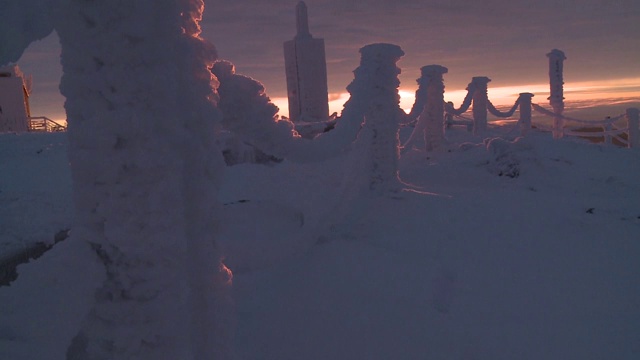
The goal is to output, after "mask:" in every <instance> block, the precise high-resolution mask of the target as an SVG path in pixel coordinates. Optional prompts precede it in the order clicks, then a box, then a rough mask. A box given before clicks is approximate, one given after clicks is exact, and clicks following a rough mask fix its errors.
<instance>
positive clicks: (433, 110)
mask: <svg viewBox="0 0 640 360" xmlns="http://www.w3.org/2000/svg"><path fill="white" fill-rule="evenodd" d="M420 70H421V72H422V77H423V78H426V80H427V103H426V105H425V107H424V111H423V112H422V114H420V118H419V119H418V123H421V122H423V121H424V122H425V126H424V142H425V149H426V151H432V150H436V149H440V148H442V147H443V146H444V78H443V75H444V74H446V73H447V72H448V71H449V70H448V69H447V68H446V67H444V66H440V65H427V66H424V67H422V68H421V69H420ZM416 128H418V126H416Z"/></svg>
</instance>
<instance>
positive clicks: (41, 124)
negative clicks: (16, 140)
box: [29, 116, 67, 132]
mask: <svg viewBox="0 0 640 360" xmlns="http://www.w3.org/2000/svg"><path fill="white" fill-rule="evenodd" d="M66 130H67V127H66V126H64V125H62V124H59V123H57V122H55V121H53V120H51V119H49V118H48V117H46V116H38V117H30V118H29V131H32V132H38V131H42V132H59V131H66Z"/></svg>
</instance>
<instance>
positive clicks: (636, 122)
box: [626, 108, 640, 148]
mask: <svg viewBox="0 0 640 360" xmlns="http://www.w3.org/2000/svg"><path fill="white" fill-rule="evenodd" d="M626 117H627V125H628V127H629V137H628V138H627V140H628V142H629V145H628V147H630V148H632V147H635V148H637V147H640V109H638V108H629V109H627V115H626Z"/></svg>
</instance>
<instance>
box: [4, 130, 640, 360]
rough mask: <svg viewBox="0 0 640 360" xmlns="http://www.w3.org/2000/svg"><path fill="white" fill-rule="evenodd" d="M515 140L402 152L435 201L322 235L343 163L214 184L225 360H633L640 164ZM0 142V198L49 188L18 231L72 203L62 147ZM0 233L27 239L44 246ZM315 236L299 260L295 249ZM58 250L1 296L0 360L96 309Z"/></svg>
mask: <svg viewBox="0 0 640 360" xmlns="http://www.w3.org/2000/svg"><path fill="white" fill-rule="evenodd" d="M409 130H410V129H408V128H406V129H404V130H403V132H401V138H402V139H406V138H407V137H408V136H409V133H410V132H409ZM511 131H512V128H511V127H510V126H506V127H498V128H495V127H493V125H489V130H488V134H487V136H488V139H485V138H482V137H475V136H473V135H471V134H470V133H468V132H466V131H465V130H464V129H460V128H453V129H449V130H447V138H448V140H449V144H448V151H439V152H431V153H425V152H423V151H419V150H411V151H408V152H407V153H405V154H404V155H403V157H402V158H401V159H400V163H399V168H400V174H401V176H402V178H403V179H405V180H406V181H409V182H411V183H414V184H417V185H419V186H422V187H424V188H425V189H427V190H428V191H431V192H433V193H434V194H437V195H433V196H425V195H422V194H418V193H416V192H404V193H402V196H401V197H399V198H390V197H376V198H372V199H368V200H367V201H366V202H365V201H363V203H364V204H366V205H365V206H354V207H352V209H354V211H357V212H358V213H357V214H356V213H354V214H352V215H351V216H350V221H351V223H350V226H349V227H342V228H340V229H339V231H334V232H324V233H320V232H319V231H317V229H318V228H321V226H320V225H328V223H326V222H325V223H324V224H323V221H325V220H326V219H325V218H324V214H325V213H326V211H327V209H328V208H331V206H333V205H332V203H334V202H336V197H338V196H342V194H340V193H338V194H336V192H337V191H339V189H340V184H341V183H342V181H343V180H342V178H343V174H344V171H345V170H346V169H347V168H349V167H352V166H353V164H352V163H351V159H350V158H348V157H337V158H333V159H330V160H327V161H324V162H317V163H307V164H295V163H291V162H287V161H285V162H283V163H281V164H278V165H276V166H271V167H266V166H261V165H255V164H241V165H238V166H233V167H229V168H227V170H226V171H225V175H224V182H223V185H222V188H221V193H220V196H221V198H220V200H221V201H222V202H224V203H227V204H228V205H226V206H225V219H229V220H225V222H226V221H229V222H228V224H227V225H226V226H225V228H224V229H223V230H222V231H223V235H224V238H223V239H221V241H223V243H222V245H223V246H224V247H225V249H226V252H225V256H226V262H227V263H228V264H229V266H230V267H231V268H232V270H234V293H233V296H234V301H235V303H236V308H237V333H236V337H235V348H236V351H237V353H238V357H239V358H242V359H319V360H320V359H381V360H382V359H425V358H427V359H497V360H512V359H525V360H529V359H531V360H538V359H593V360H600V359H619V360H622V359H624V360H627V359H635V357H636V355H637V354H638V353H639V352H640V343H639V342H638V338H640V329H639V328H638V326H637V324H638V323H639V322H640V310H639V309H638V307H637V304H638V303H640V290H639V289H640V276H639V274H640V263H638V261H637V259H638V257H639V256H640V241H639V239H640V204H639V203H638V198H640V185H639V184H640V168H638V167H635V166H632V165H631V164H637V163H638V161H640V152H639V151H638V149H623V148H618V147H614V146H610V145H598V144H591V143H588V142H586V141H582V140H578V139H575V140H573V139H562V140H553V139H552V136H551V134H550V133H540V132H539V131H537V130H535V129H533V130H531V132H530V134H528V135H527V136H526V137H524V138H517V139H512V138H509V137H507V136H506V135H505V134H508V133H510V132H511ZM52 143H54V144H58V143H59V144H60V146H53V147H50V148H49V150H48V151H49V154H50V155H48V156H49V158H47V157H39V156H34V155H33V150H34V149H39V148H43V147H44V148H47V146H48V145H49V144H52ZM0 144H2V148H3V149H4V148H7V144H10V145H11V148H12V149H14V150H13V152H12V153H8V152H4V151H3V152H0V163H1V164H2V169H3V176H4V177H3V178H11V179H12V182H11V183H10V184H9V183H5V184H6V185H4V187H3V192H4V191H6V192H11V193H12V194H14V196H20V197H21V198H26V197H30V196H31V195H30V192H31V191H32V189H34V187H27V186H24V187H22V186H20V185H19V184H20V183H21V182H22V181H25V182H28V179H22V178H19V179H18V178H17V177H18V176H20V177H29V176H30V175H29V174H30V173H29V172H27V171H15V172H14V171H13V170H14V169H21V168H23V167H24V168H25V169H30V171H32V172H40V171H41V169H50V171H48V172H53V171H54V170H55V171H56V172H59V173H60V174H59V175H58V176H57V177H55V178H53V180H52V182H51V183H50V186H51V191H50V192H42V194H41V196H38V197H35V196H32V197H31V199H33V201H32V202H29V203H26V202H25V203H23V205H22V209H23V214H24V216H25V217H26V216H28V215H29V214H33V213H38V212H39V211H40V207H41V206H42V205H44V204H46V203H49V202H52V201H53V200H54V199H57V198H56V193H68V192H69V191H70V188H71V184H70V182H69V175H68V174H69V171H70V170H69V168H68V166H67V164H65V163H55V162H54V163H51V162H48V161H47V160H48V159H52V158H64V152H65V146H64V144H65V139H64V134H49V135H37V134H34V135H24V136H17V135H10V134H5V135H0ZM29 159H30V160H29ZM23 160H29V161H28V162H24V161H23ZM4 169H7V171H9V173H10V174H15V176H7V175H5V174H6V173H5V171H4ZM513 169H517V172H515V171H512V170H513ZM501 173H502V176H500V174H501ZM507 173H509V174H513V175H516V174H517V176H507V175H506V174H507ZM65 174H66V175H65ZM56 179H57V180H56ZM257 179H259V181H257ZM36 189H37V187H36ZM60 200H61V201H63V202H64V199H60ZM240 200H245V201H240ZM66 201H67V202H68V201H69V199H68V198H67V199H66ZM60 206H62V207H69V206H70V203H66V204H63V203H61V204H60ZM71 216H72V215H71V214H67V215H64V216H59V215H56V216H51V217H49V218H48V217H42V218H41V220H40V221H39V223H38V227H39V228H50V229H55V228H57V224H58V223H60V222H62V223H65V221H64V220H65V219H66V221H67V222H70V221H71V219H70V217H71ZM318 218H321V219H318ZM0 222H1V223H0V228H2V229H8V230H9V231H10V232H11V233H19V234H24V235H25V236H24V237H25V238H35V237H36V236H35V235H34V236H31V235H33V234H35V233H38V232H39V231H40V229H39V228H34V227H31V226H27V225H26V224H25V223H23V222H16V221H11V220H9V219H8V218H5V217H0ZM313 224H315V225H313ZM307 225H313V226H315V229H316V232H315V233H312V234H310V233H309V232H305V227H306V226H307ZM321 235H324V238H323V239H321V240H322V242H321V243H319V244H317V245H313V244H314V243H315V242H313V241H308V240H302V241H303V243H304V244H303V245H304V246H303V247H301V245H300V241H301V236H309V237H312V238H313V239H316V240H318V236H321ZM328 235H330V236H328ZM73 239H74V237H73V236H72V238H70V239H69V240H67V241H72V240H73ZM69 244H71V243H69ZM70 247H71V245H68V244H67V243H61V244H59V245H56V247H54V249H53V250H52V251H50V252H48V253H46V254H45V255H44V256H43V257H42V258H40V259H38V260H36V261H34V262H31V263H29V264H25V265H22V266H20V267H19V273H20V275H19V277H18V280H17V281H16V282H15V284H14V285H12V286H11V287H8V288H6V287H5V288H0V304H2V306H1V307H0V319H2V321H1V322H0V324H1V325H0V329H1V330H0V339H1V340H0V358H2V359H54V360H55V359H64V353H62V354H61V353H60V351H64V349H66V347H67V346H68V344H69V342H70V341H71V338H70V337H72V336H73V335H74V334H75V332H76V331H77V329H78V326H79V323H80V322H81V321H82V320H81V319H78V316H77V314H78V313H79V312H81V311H84V310H83V309H87V308H88V307H89V306H90V304H91V302H92V299H93V295H92V294H91V292H90V291H86V290H82V289H91V287H92V286H95V283H96V281H99V280H100V279H101V277H103V276H104V274H103V273H102V272H101V271H99V267H100V266H101V264H99V263H98V261H97V260H96V259H95V256H94V255H93V253H90V252H89V251H88V250H87V249H86V248H84V247H83V246H80V245H79V244H76V245H73V248H74V249H72V248H70ZM293 249H295V250H293ZM74 264H77V265H74ZM76 266H77V267H76ZM96 268H97V270H92V269H96ZM78 269H82V270H78ZM65 284H73V287H71V286H70V285H69V286H67V285H65ZM54 299H55V300H54ZM14 311H16V312H15V313H14ZM56 348H57V349H60V351H58V352H50V353H47V354H46V355H45V354H44V351H45V349H56ZM34 354H35V355H34Z"/></svg>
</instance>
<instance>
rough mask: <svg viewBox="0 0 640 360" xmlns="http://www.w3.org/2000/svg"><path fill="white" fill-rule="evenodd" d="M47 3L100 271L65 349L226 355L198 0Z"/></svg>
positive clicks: (81, 219)
mask: <svg viewBox="0 0 640 360" xmlns="http://www.w3.org/2000/svg"><path fill="white" fill-rule="evenodd" d="M55 10H56V12H55V13H56V19H55V20H56V21H55V23H56V24H55V29H56V31H57V32H58V34H59V36H60V44H61V48H62V52H61V62H62V67H63V72H64V73H63V76H62V80H61V84H60V90H61V92H62V94H63V95H64V96H65V97H66V103H65V109H66V111H67V116H68V121H69V132H68V135H69V157H70V163H71V170H72V179H73V183H74V200H75V206H76V212H77V215H78V216H77V220H76V221H77V226H76V227H74V233H73V237H74V238H76V239H81V240H82V241H86V242H87V243H90V244H91V245H92V246H93V248H94V249H95V250H96V252H97V253H98V255H99V256H100V258H101V260H102V263H103V264H104V267H105V275H106V280H105V281H104V282H103V283H102V284H100V288H99V289H98V291H97V292H96V294H95V298H94V304H93V308H92V310H91V312H90V313H89V314H88V315H87V318H86V320H85V323H84V325H83V326H82V329H80V333H79V334H78V336H77V337H76V338H75V339H74V341H73V343H72V344H71V347H70V348H69V353H68V355H69V358H73V359H133V358H136V359H155V360H165V359H166V360H176V359H180V360H195V359H227V358H229V357H230V355H231V354H230V352H231V341H230V339H229V336H230V333H231V332H232V329H231V328H230V327H231V326H230V325H231V322H232V319H231V318H230V314H229V313H228V310H229V308H228V307H227V306H228V304H227V301H228V296H227V294H226V292H225V288H226V287H227V286H228V285H229V284H230V278H229V276H230V273H229V272H228V270H227V269H225V268H224V265H222V263H221V262H220V254H219V252H218V249H217V248H216V232H217V225H216V222H215V219H216V217H217V215H218V214H219V212H218V211H219V210H218V207H219V206H220V205H219V201H218V198H217V196H218V188H219V186H220V183H221V179H222V171H223V170H224V163H223V160H222V155H221V152H220V150H219V149H218V148H217V146H216V144H215V123H216V122H217V121H219V114H218V112H217V110H216V108H215V106H216V104H215V102H216V99H217V94H216V90H215V86H216V82H215V79H214V77H213V75H212V74H211V72H210V71H209V67H210V66H211V65H212V63H213V61H214V60H215V57H216V53H215V48H214V47H213V45H212V44H210V43H208V42H206V41H204V40H203V39H202V38H200V37H199V33H200V26H199V21H200V19H201V16H202V11H203V10H204V2H203V1H202V0H161V1H160V0H159V1H155V2H149V1H131V0H113V1H63V2H61V4H60V6H59V7H58V8H56V9H55Z"/></svg>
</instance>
